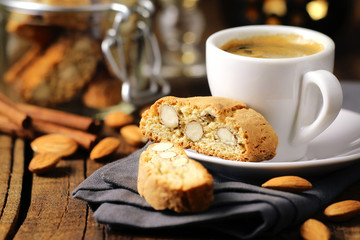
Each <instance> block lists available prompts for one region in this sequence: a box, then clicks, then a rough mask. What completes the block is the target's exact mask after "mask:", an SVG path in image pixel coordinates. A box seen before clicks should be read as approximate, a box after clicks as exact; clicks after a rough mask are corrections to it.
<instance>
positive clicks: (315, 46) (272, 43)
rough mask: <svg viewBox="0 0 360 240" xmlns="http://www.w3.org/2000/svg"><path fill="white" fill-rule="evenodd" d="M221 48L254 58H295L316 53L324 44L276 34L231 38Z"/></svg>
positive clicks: (290, 35) (295, 36) (292, 35)
mask: <svg viewBox="0 0 360 240" xmlns="http://www.w3.org/2000/svg"><path fill="white" fill-rule="evenodd" d="M221 49H222V50H224V51H227V52H229V53H233V54H237V55H242V56H246V57H254V58H296V57H303V56H308V55H312V54H315V53H318V52H320V51H322V50H323V49H324V46H323V45H322V44H320V43H318V42H316V41H314V40H310V39H305V38H303V37H302V36H300V35H297V34H276V35H264V36H254V37H251V38H245V39H233V40H230V41H229V42H227V43H225V44H224V45H223V46H222V47H221Z"/></svg>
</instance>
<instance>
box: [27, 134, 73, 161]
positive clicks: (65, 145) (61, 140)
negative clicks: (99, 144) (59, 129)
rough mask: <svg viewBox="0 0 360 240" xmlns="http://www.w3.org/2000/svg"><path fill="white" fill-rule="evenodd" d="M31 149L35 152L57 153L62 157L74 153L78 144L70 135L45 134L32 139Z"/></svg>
mask: <svg viewBox="0 0 360 240" xmlns="http://www.w3.org/2000/svg"><path fill="white" fill-rule="evenodd" d="M30 146H31V149H32V150H33V151H34V152H36V153H47V152H52V153H57V154H59V155H61V156H63V157H66V156H70V155H72V154H74V153H75V152H76V150H77V148H78V144H77V143H76V142H75V141H74V140H73V139H72V138H70V137H67V136H64V135H61V134H47V135H43V136H41V137H38V138H36V139H34V140H33V141H32V142H31V144H30Z"/></svg>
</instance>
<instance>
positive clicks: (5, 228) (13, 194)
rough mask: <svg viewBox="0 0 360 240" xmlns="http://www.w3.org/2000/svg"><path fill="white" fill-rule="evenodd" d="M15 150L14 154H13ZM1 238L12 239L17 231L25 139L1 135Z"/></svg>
mask: <svg viewBox="0 0 360 240" xmlns="http://www.w3.org/2000/svg"><path fill="white" fill-rule="evenodd" d="M12 152H13V155H12ZM0 164H1V167H0V171H1V173H0V179H1V180H0V181H1V183H0V201H1V215H0V216H1V218H0V239H11V238H12V236H13V234H14V233H15V231H16V224H17V220H18V216H19V211H20V202H21V193H22V186H23V184H22V180H23V175H24V141H23V140H22V139H17V140H16V141H15V146H14V147H13V144H12V138H11V137H9V136H6V135H1V136H0Z"/></svg>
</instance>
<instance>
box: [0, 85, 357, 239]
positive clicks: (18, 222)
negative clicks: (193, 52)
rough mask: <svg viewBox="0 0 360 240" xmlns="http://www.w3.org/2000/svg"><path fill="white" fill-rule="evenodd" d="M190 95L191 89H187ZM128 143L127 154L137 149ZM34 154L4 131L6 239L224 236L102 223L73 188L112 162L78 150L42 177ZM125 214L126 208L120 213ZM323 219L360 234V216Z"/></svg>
mask: <svg viewBox="0 0 360 240" xmlns="http://www.w3.org/2000/svg"><path fill="white" fill-rule="evenodd" d="M184 86H186V84H184V82H182V84H179V86H175V87H176V89H177V91H183V93H187V94H189V95H192V94H193V93H192V92H191V91H190V90H189V89H186V88H185V87H184ZM192 86H195V87H196V89H198V90H199V89H203V90H202V91H200V92H199V91H198V92H197V93H198V95H206V94H208V87H207V84H206V82H204V81H202V80H196V81H195V82H193V83H192ZM184 95H186V94H184ZM134 150H135V149H134V148H133V147H130V146H128V145H126V144H125V143H124V144H123V145H122V147H121V151H120V152H122V153H123V155H127V154H129V153H131V152H132V151H134ZM32 156H33V153H32V151H31V149H30V147H29V141H28V140H24V139H20V138H14V137H11V136H8V135H5V134H0V166H1V168H0V181H1V182H0V239H20V240H23V239H209V238H215V239H219V238H220V239H221V236H203V235H199V234H196V233H194V232H192V233H183V234H179V233H177V234H176V235H175V234H172V233H171V232H166V233H163V234H161V235H160V236H159V235H158V234H155V233H150V232H127V231H120V232H114V231H110V230H109V229H108V228H107V227H106V225H103V224H98V223H96V222H95V221H94V219H93V217H92V212H91V210H90V209H89V208H88V207H87V204H86V203H85V202H84V201H80V200H77V199H73V198H72V197H71V192H72V191H73V190H74V189H75V187H77V186H78V185H79V184H80V183H81V182H82V181H83V180H84V179H85V178H86V177H88V176H89V175H90V174H92V173H93V172H94V171H95V170H96V169H98V168H100V167H101V166H103V165H104V164H106V163H100V162H96V161H92V160H89V159H88V153H87V152H85V151H78V153H76V154H75V155H74V156H71V157H68V158H65V159H63V160H62V161H61V162H60V163H59V164H58V166H57V167H56V169H54V170H53V171H51V172H48V173H47V174H45V175H41V176H38V175H36V174H32V173H30V172H29V171H28V170H27V166H28V164H29V161H30V160H31V158H32ZM345 199H357V200H360V182H357V183H355V184H353V185H352V186H350V187H349V188H348V189H346V190H345V191H344V192H343V193H342V194H341V195H340V196H338V198H337V199H336V200H345ZM119 214H121V213H119ZM314 217H315V218H317V219H320V220H322V221H323V222H324V223H325V224H326V225H327V226H328V227H329V228H330V230H331V233H332V236H333V239H360V217H356V218H354V219H352V220H350V221H347V222H345V223H333V222H329V221H327V220H326V219H324V218H323V216H322V213H319V214H318V215H316V216H314ZM274 239H300V235H299V228H298V226H294V227H293V228H291V229H288V230H286V231H284V232H282V233H281V234H280V235H279V236H275V237H274Z"/></svg>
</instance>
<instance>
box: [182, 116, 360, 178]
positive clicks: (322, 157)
mask: <svg viewBox="0 0 360 240" xmlns="http://www.w3.org/2000/svg"><path fill="white" fill-rule="evenodd" d="M185 151H186V153H187V154H188V156H189V157H190V158H192V159H196V160H198V161H200V162H202V163H203V164H204V165H205V166H206V167H207V168H209V169H210V170H213V171H216V172H217V173H219V174H222V175H224V176H229V177H232V178H239V177H240V178H241V177H242V176H254V177H255V176H259V177H260V176H275V175H285V174H287V175H288V174H296V175H320V174H324V173H327V172H330V171H334V170H336V169H340V168H342V167H345V166H347V165H349V164H353V163H355V162H357V161H360V114H358V113H355V112H352V111H349V110H345V109H341V111H340V113H339V115H338V117H337V118H336V119H335V121H334V122H333V123H332V124H331V126H330V127H328V128H327V129H326V130H325V131H324V132H323V133H322V134H320V135H319V136H318V137H316V138H315V139H314V140H312V141H311V142H310V145H309V148H308V153H307V154H306V156H305V157H304V158H303V159H301V160H298V161H293V162H275V161H263V162H236V161H230V160H224V159H221V158H217V157H212V156H207V155H203V154H199V153H197V152H195V151H194V150H190V149H187V150H185Z"/></svg>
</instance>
